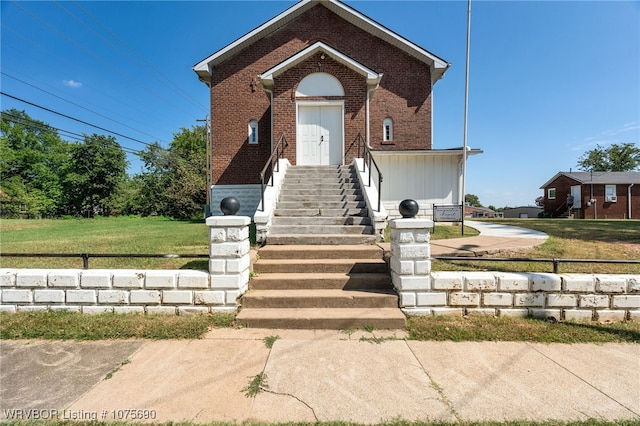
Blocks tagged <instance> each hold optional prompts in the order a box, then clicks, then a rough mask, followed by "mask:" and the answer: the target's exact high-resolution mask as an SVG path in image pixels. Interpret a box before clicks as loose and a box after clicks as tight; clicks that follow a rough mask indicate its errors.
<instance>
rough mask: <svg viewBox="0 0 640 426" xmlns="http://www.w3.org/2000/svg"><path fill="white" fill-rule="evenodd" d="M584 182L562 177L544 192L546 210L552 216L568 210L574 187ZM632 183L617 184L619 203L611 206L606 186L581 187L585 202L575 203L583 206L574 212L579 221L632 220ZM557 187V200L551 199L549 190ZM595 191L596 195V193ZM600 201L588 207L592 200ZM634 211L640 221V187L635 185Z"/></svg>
mask: <svg viewBox="0 0 640 426" xmlns="http://www.w3.org/2000/svg"><path fill="white" fill-rule="evenodd" d="M579 184H580V183H579V182H577V181H575V180H573V179H571V178H569V177H567V176H559V177H558V178H557V179H556V180H554V181H553V182H551V183H550V184H549V185H548V186H547V187H546V188H545V189H544V197H545V198H544V211H545V213H547V214H550V215H552V216H559V215H561V214H562V213H563V212H564V211H566V206H565V205H564V204H565V203H566V201H567V194H569V193H571V186H572V185H579ZM628 187H629V185H628V184H620V185H616V196H617V202H615V203H611V202H607V201H606V197H605V185H604V184H594V185H593V186H592V185H591V184H589V183H587V184H583V185H582V187H581V192H582V196H581V200H574V205H576V206H577V205H578V204H579V203H580V205H581V209H580V210H574V214H575V217H576V218H579V219H627V218H628V209H629V204H628ZM549 188H556V199H555V200H551V199H549V198H548V189H549ZM592 191H593V192H592ZM592 198H593V199H595V200H596V202H595V204H594V203H591V205H587V202H588V201H589V200H590V199H592ZM631 200H632V201H631V202H632V206H631V210H632V213H631V214H632V217H633V218H634V219H640V185H634V186H633V187H632V188H631Z"/></svg>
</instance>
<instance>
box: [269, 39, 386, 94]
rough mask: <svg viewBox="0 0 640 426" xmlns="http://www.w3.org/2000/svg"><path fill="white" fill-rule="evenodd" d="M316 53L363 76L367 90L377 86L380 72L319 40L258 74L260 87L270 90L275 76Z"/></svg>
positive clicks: (380, 75)
mask: <svg viewBox="0 0 640 426" xmlns="http://www.w3.org/2000/svg"><path fill="white" fill-rule="evenodd" d="M318 53H323V54H325V55H326V56H327V57H329V58H331V59H333V60H334V61H336V62H338V63H340V64H342V65H344V66H345V67H347V68H349V69H350V70H352V71H354V72H356V73H357V74H360V75H361V76H363V77H364V78H365V79H366V81H367V89H368V90H374V89H377V88H378V85H379V84H380V80H381V79H382V74H380V73H377V72H375V71H373V70H372V69H371V68H368V67H366V66H364V65H362V64H361V63H359V62H357V61H355V60H354V59H352V58H350V57H349V56H347V55H345V54H344V53H342V52H340V51H338V50H336V49H334V48H332V47H331V46H328V45H326V44H325V43H323V42H321V41H318V42H316V43H314V44H312V45H311V46H309V47H307V48H305V49H303V50H301V51H299V52H298V53H296V54H295V55H293V56H291V57H289V58H288V59H286V60H284V61H282V62H280V63H279V64H278V65H276V66H274V67H272V68H270V69H268V70H266V71H265V72H263V73H262V74H260V75H259V76H258V78H259V79H260V82H261V83H262V87H263V88H264V89H265V90H267V91H272V90H273V88H274V85H275V78H276V77H278V76H279V75H280V74H282V73H284V72H285V71H287V70H289V69H291V68H293V67H295V66H296V65H298V64H299V63H301V62H303V61H305V60H307V59H308V58H310V57H312V56H314V55H316V54H318Z"/></svg>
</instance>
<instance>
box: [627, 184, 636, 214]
mask: <svg viewBox="0 0 640 426" xmlns="http://www.w3.org/2000/svg"><path fill="white" fill-rule="evenodd" d="M633 185H635V184H633V183H632V184H630V185H629V187H628V188H627V203H628V206H629V215H628V216H627V217H628V218H629V219H631V218H632V215H631V213H632V211H631V188H632V187H633Z"/></svg>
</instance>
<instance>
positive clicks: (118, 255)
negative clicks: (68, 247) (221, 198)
mask: <svg viewBox="0 0 640 426" xmlns="http://www.w3.org/2000/svg"><path fill="white" fill-rule="evenodd" d="M0 257H80V258H82V269H89V258H90V257H94V258H164V259H180V258H186V259H208V258H209V255H208V254H140V253H133V254H130V253H2V254H0Z"/></svg>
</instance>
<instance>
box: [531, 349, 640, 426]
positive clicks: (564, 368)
mask: <svg viewBox="0 0 640 426" xmlns="http://www.w3.org/2000/svg"><path fill="white" fill-rule="evenodd" d="M527 346H528V347H530V348H531V349H533V350H534V351H536V352H537V353H539V354H540V355H542V356H543V357H545V358H547V359H548V360H549V361H551V362H553V363H554V364H555V365H557V366H558V367H560V368H562V369H563V370H564V371H566V372H567V373H569V374H571V375H572V376H573V377H575V378H577V379H578V380H580V381H581V382H583V383H585V384H586V385H587V386H589V387H591V388H592V389H595V390H596V391H597V392H599V393H601V394H602V395H604V396H606V397H607V398H609V399H610V400H612V401H614V402H615V403H616V404H618V405H620V406H621V407H622V408H624V409H626V410H629V411H630V412H631V413H633V414H635V415H636V416H640V413H638V412H636V411H634V410H633V409H631V408H629V407H627V406H626V405H624V404H623V403H621V402H620V401H618V400H617V399H616V398H614V397H612V396H611V395H609V394H607V393H606V392H604V391H603V390H601V389H599V388H598V387H596V386H595V385H593V384H591V383H589V382H588V381H586V380H585V379H583V378H582V377H580V376H579V375H578V374H576V373H574V372H573V371H571V370H570V369H569V368H567V367H565V366H564V365H562V364H560V363H559V362H558V361H556V360H555V359H553V358H551V357H550V356H548V355H547V354H545V353H544V352H542V351H539V350H538V349H537V348H536V347H535V346H533V345H531V344H529V343H527Z"/></svg>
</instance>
